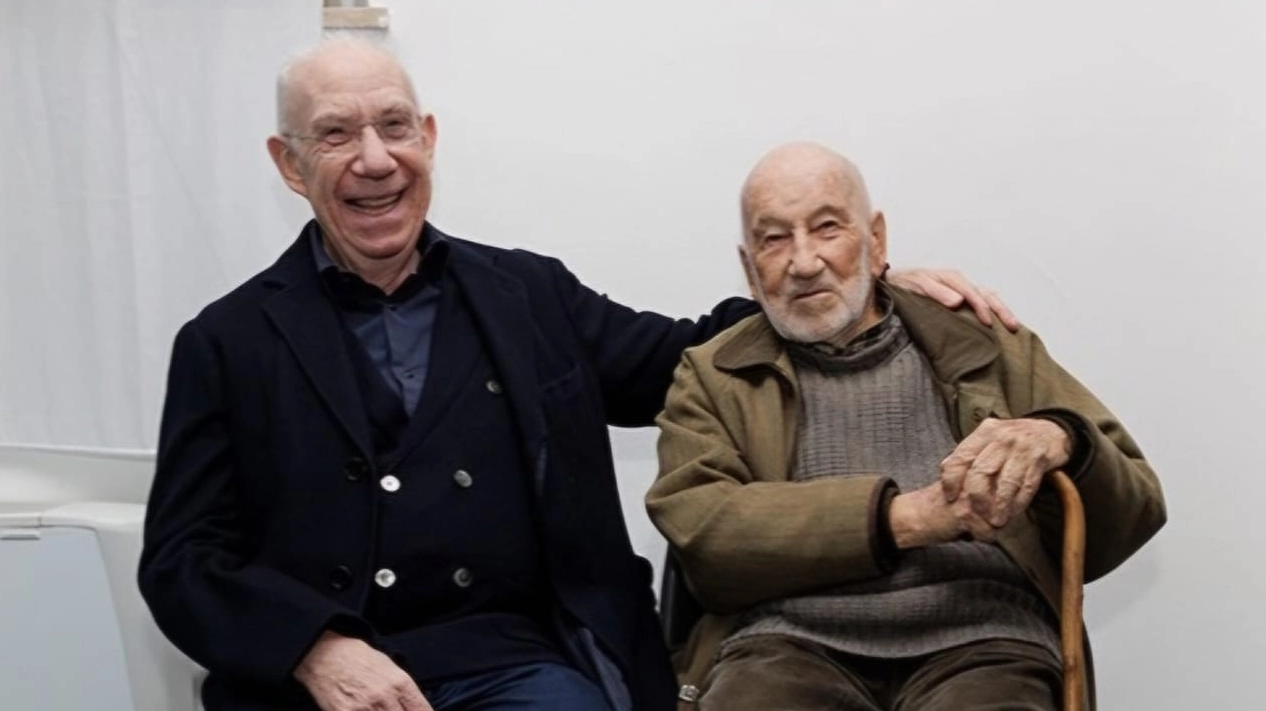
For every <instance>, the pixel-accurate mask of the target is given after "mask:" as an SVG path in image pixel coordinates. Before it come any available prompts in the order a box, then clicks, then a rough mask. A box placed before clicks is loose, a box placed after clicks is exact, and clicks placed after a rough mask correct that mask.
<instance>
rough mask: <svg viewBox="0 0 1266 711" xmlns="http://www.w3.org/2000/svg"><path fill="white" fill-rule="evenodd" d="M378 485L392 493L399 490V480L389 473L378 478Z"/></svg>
mask: <svg viewBox="0 0 1266 711" xmlns="http://www.w3.org/2000/svg"><path fill="white" fill-rule="evenodd" d="M378 485H379V486H381V487H382V490H383V491H390V492H392V493H395V492H397V491H400V480H399V479H397V478H396V477H394V476H392V475H391V474H388V475H387V476H385V477H383V478H381V479H379V480H378Z"/></svg>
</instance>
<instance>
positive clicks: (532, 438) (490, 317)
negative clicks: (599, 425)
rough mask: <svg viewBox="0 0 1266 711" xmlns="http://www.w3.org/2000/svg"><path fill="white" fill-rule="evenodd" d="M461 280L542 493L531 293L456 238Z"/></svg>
mask: <svg viewBox="0 0 1266 711" xmlns="http://www.w3.org/2000/svg"><path fill="white" fill-rule="evenodd" d="M450 259H451V260H452V261H451V262H450V265H451V267H452V273H453V277H454V278H455V279H456V280H457V282H458V284H459V287H460V288H461V290H462V295H463V296H465V297H466V300H467V303H468V304H469V305H470V310H471V313H472V315H473V316H474V320H475V324H476V326H477V327H478V329H479V332H480V334H481V335H482V336H483V339H484V343H485V345H486V346H487V348H488V355H489V357H490V358H491V360H492V363H493V366H494V368H495V369H496V371H497V373H499V374H500V377H501V383H500V385H501V388H502V391H503V392H504V393H505V395H506V397H508V398H509V399H510V409H511V411H512V412H513V413H514V418H515V421H516V422H517V423H518V425H519V431H520V436H521V442H520V443H521V445H522V449H523V455H524V457H525V460H524V461H525V462H527V464H528V466H530V467H531V468H532V473H533V480H534V481H533V485H534V487H535V490H536V492H537V493H538V495H539V494H540V493H541V491H542V490H543V486H544V476H545V450H544V443H545V436H546V426H545V417H544V414H543V413H542V411H541V397H540V395H541V393H540V386H539V382H538V379H537V361H536V357H537V355H536V329H535V327H534V325H533V324H534V323H535V320H534V319H533V317H532V312H531V309H530V308H529V305H528V299H527V293H526V291H525V289H524V288H523V285H522V284H521V283H520V282H519V281H518V280H516V279H514V278H512V277H510V276H509V275H507V274H505V273H504V272H502V271H500V270H499V269H496V268H495V267H494V266H493V264H492V263H491V262H489V261H487V260H486V259H484V258H483V257H481V256H480V255H478V254H476V253H474V252H473V251H471V250H470V249H469V248H467V247H466V246H465V245H463V244H461V243H460V242H459V241H457V240H453V245H452V251H451V252H450Z"/></svg>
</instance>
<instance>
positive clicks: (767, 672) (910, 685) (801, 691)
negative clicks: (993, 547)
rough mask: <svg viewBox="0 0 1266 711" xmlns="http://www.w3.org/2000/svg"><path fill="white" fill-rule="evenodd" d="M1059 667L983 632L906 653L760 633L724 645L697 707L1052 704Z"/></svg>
mask: <svg viewBox="0 0 1266 711" xmlns="http://www.w3.org/2000/svg"><path fill="white" fill-rule="evenodd" d="M1062 680H1063V672H1062V670H1061V669H1060V665H1059V663H1058V661H1057V660H1056V659H1055V658H1054V657H1053V656H1052V655H1051V653H1050V652H1048V651H1047V650H1045V649H1043V648H1041V647H1038V646H1036V645H1032V644H1026V643H1024V642H1012V641H1008V640H989V641H985V642H977V643H975V644H968V645H964V646H962V647H956V648H954V649H949V650H946V651H944V652H938V653H936V654H932V655H928V656H925V657H917V658H913V659H875V658H870V657H857V656H853V655H849V654H843V653H840V652H836V651H834V650H831V649H829V648H827V647H824V646H822V645H819V644H815V643H813V642H808V641H804V640H799V639H794V638H791V637H781V636H776V635H761V636H758V637H750V638H748V639H745V640H740V641H738V642H735V643H733V644H730V645H727V646H726V648H725V652H724V654H723V655H722V656H721V658H720V659H719V660H718V661H717V664H716V666H714V667H713V668H712V672H711V673H710V674H708V678H707V679H706V680H705V681H704V684H703V695H702V696H701V697H700V699H699V708H700V711H749V710H750V711H1058V709H1059V706H1060V699H1061V697H1062V692H1061V684H1062Z"/></svg>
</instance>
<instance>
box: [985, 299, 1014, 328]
mask: <svg viewBox="0 0 1266 711" xmlns="http://www.w3.org/2000/svg"><path fill="white" fill-rule="evenodd" d="M985 302H986V303H988V304H989V308H990V310H992V311H993V312H994V313H995V314H997V315H998V318H999V319H1000V320H1001V321H1002V325H1003V326H1006V327H1007V330H1008V331H1011V332H1012V333H1015V332H1016V331H1019V330H1020V319H1018V318H1016V315H1015V314H1014V313H1012V312H1011V309H1009V308H1007V304H1006V302H1004V301H1003V300H1002V297H1000V296H998V293H997V292H995V291H993V290H991V289H986V290H985Z"/></svg>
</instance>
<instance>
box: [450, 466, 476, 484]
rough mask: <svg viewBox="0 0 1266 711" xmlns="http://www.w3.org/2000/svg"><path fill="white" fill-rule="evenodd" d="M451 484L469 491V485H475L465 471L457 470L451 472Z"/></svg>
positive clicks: (472, 478) (473, 480)
mask: <svg viewBox="0 0 1266 711" xmlns="http://www.w3.org/2000/svg"><path fill="white" fill-rule="evenodd" d="M453 482H454V483H456V484H457V485H458V486H460V487H461V488H463V489H469V488H470V485H471V484H473V483H475V479H474V477H472V476H471V475H470V472H468V471H466V470H465V469H458V470H457V471H455V472H453Z"/></svg>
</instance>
